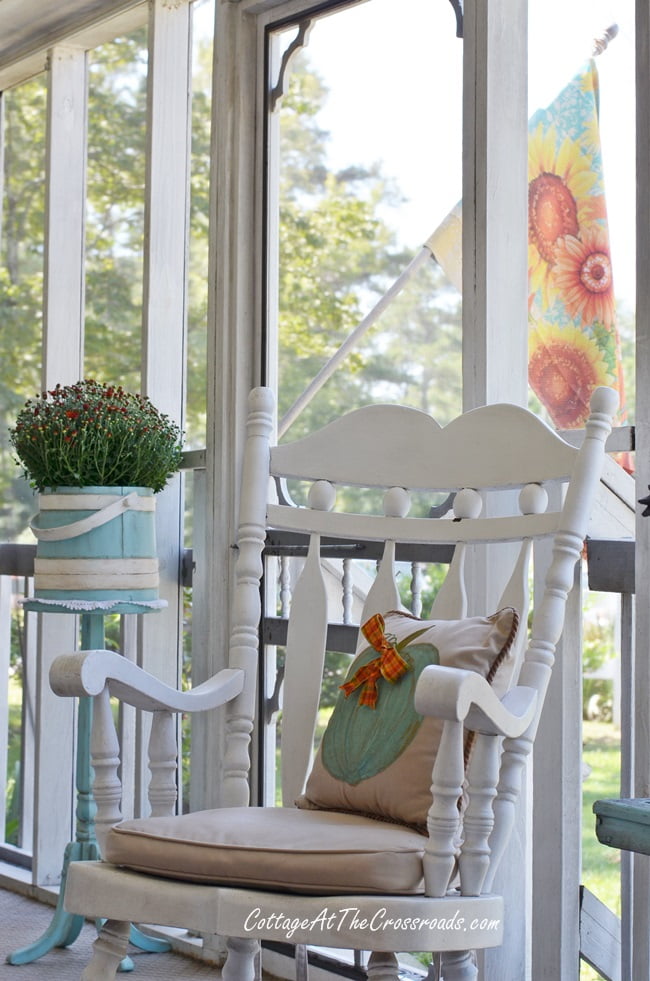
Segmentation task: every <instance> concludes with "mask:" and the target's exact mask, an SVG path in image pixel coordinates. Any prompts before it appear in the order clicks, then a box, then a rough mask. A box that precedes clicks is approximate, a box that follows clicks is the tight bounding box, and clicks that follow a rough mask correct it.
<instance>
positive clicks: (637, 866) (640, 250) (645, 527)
mask: <svg viewBox="0 0 650 981" xmlns="http://www.w3.org/2000/svg"><path fill="white" fill-rule="evenodd" d="M649 113H650V6H649V5H648V0H637V2H636V186H637V202H636V235H637V253H636V267H637V294H636V419H635V423H636V455H635V461H636V462H635V467H636V478H637V488H638V494H637V497H644V496H645V495H646V494H647V488H648V484H650V277H648V275H647V269H648V264H649V262H650V132H649V131H648V114H649ZM641 510H642V509H641V508H640V507H638V508H637V512H636V514H637V521H636V570H635V574H636V596H637V600H638V602H637V603H636V644H635V652H636V653H635V659H634V661H635V663H634V695H633V697H634V704H633V706H632V715H631V719H630V720H629V723H628V724H632V720H634V746H633V755H634V796H635V797H650V659H649V658H648V647H649V645H650V604H649V603H647V602H646V600H645V597H647V592H648V583H649V582H650V518H644V517H642V516H641ZM632 879H633V881H632V896H633V910H632V937H633V942H632V949H631V964H630V977H633V978H634V979H635V981H648V978H650V931H648V896H649V895H650V857H648V856H646V855H635V856H634V858H633V862H632Z"/></svg>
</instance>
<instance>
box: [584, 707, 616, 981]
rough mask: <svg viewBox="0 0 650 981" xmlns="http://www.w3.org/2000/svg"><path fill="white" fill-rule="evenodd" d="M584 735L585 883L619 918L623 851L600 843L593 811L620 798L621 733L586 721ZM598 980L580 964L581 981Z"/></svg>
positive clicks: (599, 723)
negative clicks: (604, 801) (606, 800)
mask: <svg viewBox="0 0 650 981" xmlns="http://www.w3.org/2000/svg"><path fill="white" fill-rule="evenodd" d="M583 734H584V735H583V758H584V761H585V763H586V764H587V766H589V767H590V768H591V772H590V773H589V774H588V775H587V776H586V777H585V780H584V783H583V788H582V789H583V797H582V882H583V883H584V885H585V886H587V888H588V889H589V890H590V891H591V892H593V893H594V894H595V895H596V896H597V897H598V898H599V899H600V900H601V902H603V903H605V904H606V905H607V906H609V908H610V909H611V910H613V911H614V912H615V913H616V914H617V916H620V914H621V893H620V878H619V868H620V852H619V851H618V849H616V848H608V847H607V846H606V845H601V844H600V842H599V841H598V839H597V838H596V830H595V828H596V823H595V820H596V819H595V815H594V813H593V810H592V807H593V803H594V801H595V800H599V799H601V798H603V797H618V796H619V790H620V786H619V784H620V732H619V730H618V729H616V728H615V727H614V726H613V725H612V724H611V723H609V722H585V723H584V729H583ZM599 977H600V975H599V974H596V972H595V971H594V970H593V969H592V968H590V967H589V966H588V965H587V964H582V965H581V971H580V978H581V981H592V979H595V978H599Z"/></svg>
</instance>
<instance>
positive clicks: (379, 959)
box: [366, 950, 399, 981]
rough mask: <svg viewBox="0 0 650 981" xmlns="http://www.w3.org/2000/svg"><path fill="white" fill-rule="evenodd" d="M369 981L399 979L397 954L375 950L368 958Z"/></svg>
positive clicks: (394, 980) (395, 980)
mask: <svg viewBox="0 0 650 981" xmlns="http://www.w3.org/2000/svg"><path fill="white" fill-rule="evenodd" d="M366 973H367V975H368V981H398V979H399V964H398V961H397V957H396V956H395V954H391V953H390V952H386V951H377V950H373V951H372V952H371V954H370V957H369V958H368V968H367V971H366Z"/></svg>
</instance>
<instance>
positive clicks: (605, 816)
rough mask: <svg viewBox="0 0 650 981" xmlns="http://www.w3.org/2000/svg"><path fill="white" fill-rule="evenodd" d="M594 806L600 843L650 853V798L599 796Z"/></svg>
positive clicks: (597, 835)
mask: <svg viewBox="0 0 650 981" xmlns="http://www.w3.org/2000/svg"><path fill="white" fill-rule="evenodd" d="M593 810H594V813H595V815H596V837H597V838H598V841H600V842H601V844H603V845H609V846H610V848H622V849H623V850H624V851H630V852H640V853H641V854H642V855H650V799H648V798H647V797H635V798H629V799H625V798H622V799H620V800H617V799H612V800H597V801H595V802H594V807H593Z"/></svg>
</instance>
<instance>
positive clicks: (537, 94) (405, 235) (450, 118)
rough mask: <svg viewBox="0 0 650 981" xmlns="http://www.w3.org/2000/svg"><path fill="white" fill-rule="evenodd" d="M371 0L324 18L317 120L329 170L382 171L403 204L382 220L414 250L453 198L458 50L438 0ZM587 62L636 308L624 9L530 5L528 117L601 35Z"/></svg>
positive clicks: (562, 2) (630, 55) (314, 52)
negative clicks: (605, 36)
mask: <svg viewBox="0 0 650 981" xmlns="http://www.w3.org/2000/svg"><path fill="white" fill-rule="evenodd" d="M395 9H396V4H395V0H369V2H367V3H364V4H360V5H359V6H356V7H354V8H351V9H348V10H346V11H343V12H340V13H337V14H334V15H331V16H328V17H324V18H322V19H321V20H319V21H318V22H317V23H316V25H315V27H314V28H313V30H312V33H311V37H310V40H309V44H308V47H307V49H306V51H307V54H308V57H309V59H310V62H311V64H312V65H313V67H314V68H315V69H316V70H317V71H318V72H319V74H320V75H321V76H322V78H323V80H324V81H325V84H326V85H327V87H328V88H329V90H330V94H329V98H328V101H327V104H326V106H325V108H324V110H323V112H322V114H321V116H320V117H319V122H320V124H321V126H322V127H323V129H325V130H327V131H328V132H329V134H330V141H329V159H330V164H331V166H332V167H334V168H335V169H338V168H343V167H346V166H349V165H351V164H370V163H373V162H375V161H381V162H382V168H383V172H384V174H385V175H386V176H387V177H390V178H393V179H394V181H395V183H396V185H397V187H398V188H399V190H400V191H401V193H402V195H403V196H404V197H405V198H406V200H404V201H402V202H401V203H400V204H399V206H398V207H396V208H392V209H391V210H390V213H388V214H386V220H387V221H388V222H389V223H390V224H391V225H392V226H393V227H395V228H396V230H397V235H398V239H399V241H400V242H402V243H403V244H404V245H405V246H408V247H409V248H412V249H413V251H414V252H415V251H417V249H418V247H419V246H420V245H422V244H423V242H424V241H425V240H426V238H427V237H428V236H429V234H430V233H431V232H432V231H433V230H434V228H435V227H436V226H437V224H438V223H439V222H440V221H441V220H442V219H443V218H444V216H445V215H446V214H447V212H448V211H449V210H450V209H451V208H452V207H453V205H454V204H455V203H456V202H457V201H458V200H459V199H460V197H461V187H462V176H461V164H460V161H461V135H462V134H461V120H462V102H461V88H462V41H460V40H459V39H457V38H456V37H455V16H454V13H453V10H452V8H451V5H450V3H449V2H448V0H400V2H399V17H398V18H396V16H395ZM612 23H617V24H618V26H619V33H618V36H617V37H616V38H615V39H614V40H613V41H612V43H611V45H610V46H609V48H608V49H607V50H606V51H605V52H604V54H602V55H601V56H599V57H598V58H597V59H596V63H597V67H598V72H599V76H600V87H601V117H600V120H601V138H602V149H603V162H604V172H605V190H606V196H607V206H608V213H609V223H610V236H611V249H612V261H613V269H614V282H615V286H616V293H617V296H618V298H619V299H620V300H623V301H624V302H625V304H626V306H628V307H629V308H630V309H633V307H634V291H635V277H634V252H635V229H634V213H635V199H634V193H635V173H634V111H635V110H634V3H633V0H618V2H615V3H614V2H611V0H608V2H602V0H571V2H567V0H531V2H530V4H529V37H530V44H529V103H528V104H529V114H530V115H532V113H533V112H534V111H535V110H536V109H539V108H542V107H545V106H547V105H548V104H549V103H550V102H552V100H553V99H554V98H555V96H556V95H557V94H558V93H559V92H560V91H561V89H562V88H564V86H565V85H566V84H567V83H568V82H569V81H570V80H571V78H572V77H573V76H574V75H575V74H576V73H577V72H578V71H579V69H580V68H581V66H582V65H583V64H584V62H585V60H586V59H587V58H589V57H590V55H591V50H592V43H593V39H594V38H595V37H597V36H600V35H601V34H602V33H603V32H604V30H605V29H606V28H607V27H609V25H610V24H612Z"/></svg>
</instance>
